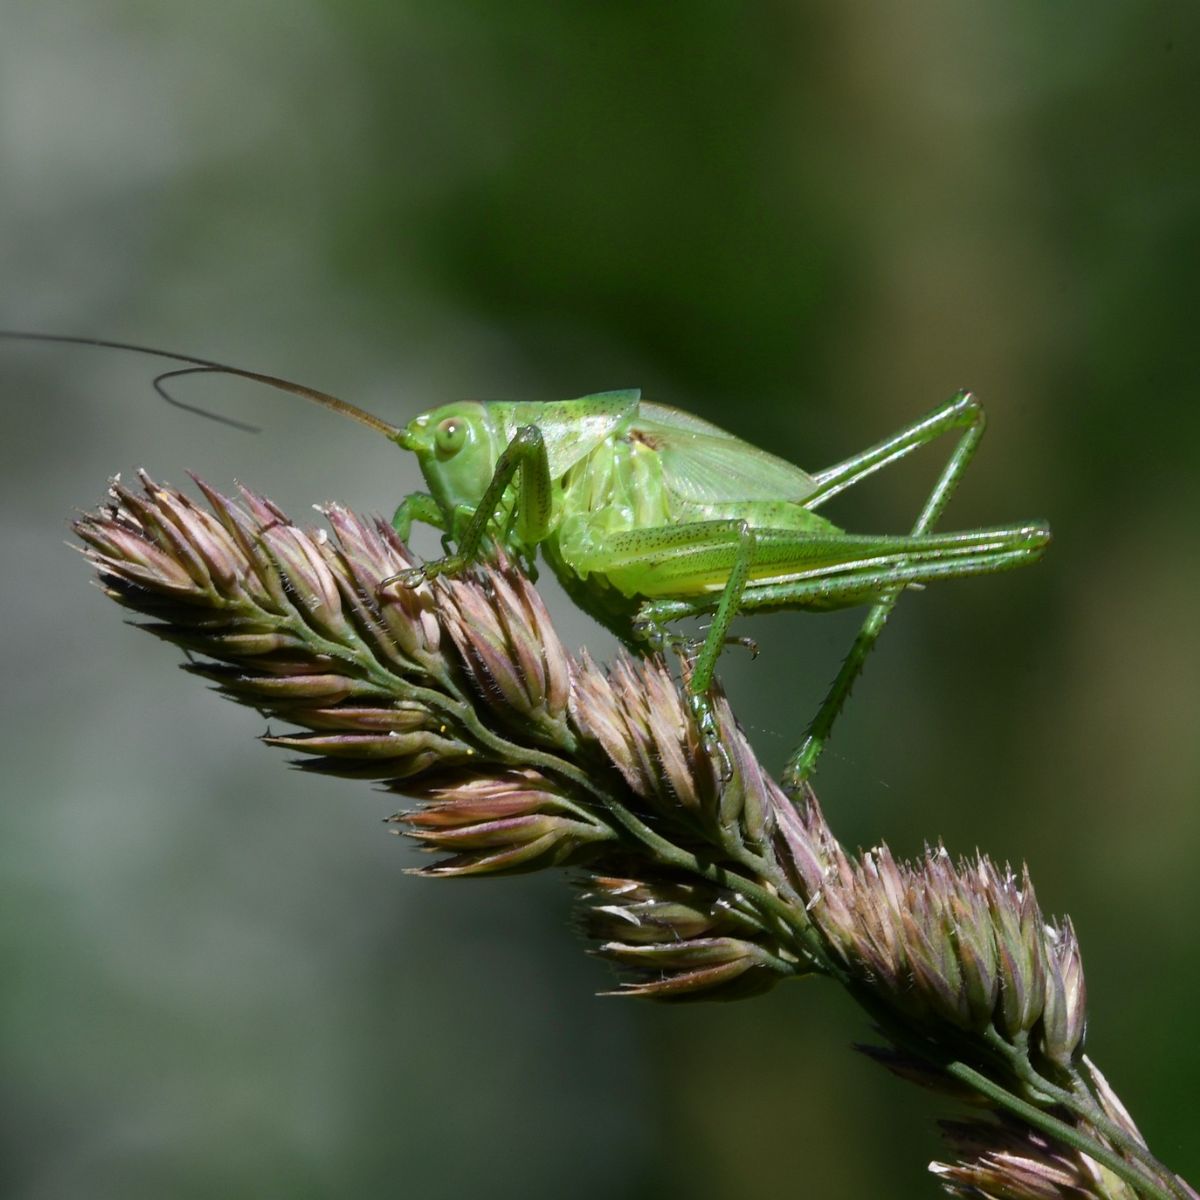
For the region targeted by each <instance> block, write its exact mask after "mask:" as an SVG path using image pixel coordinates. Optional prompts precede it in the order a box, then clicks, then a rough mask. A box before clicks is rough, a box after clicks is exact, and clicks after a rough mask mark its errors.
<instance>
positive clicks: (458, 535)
mask: <svg viewBox="0 0 1200 1200" xmlns="http://www.w3.org/2000/svg"><path fill="white" fill-rule="evenodd" d="M0 336H17V337H20V336H32V337H34V338H35V339H36V340H45V341H60V342H82V343H84V344H88V345H99V346H107V347H111V348H115V349H125V350H136V351H140V352H145V353H150V354H153V355H156V356H158V357H163V358H169V359H173V360H175V361H177V362H185V363H188V364H191V366H190V367H189V368H187V369H185V370H183V371H179V372H175V371H172V372H169V373H167V375H164V376H160V377H159V379H158V380H156V385H159V386H160V385H161V381H162V380H164V379H166V378H169V377H171V376H174V375H177V374H186V373H189V371H194V370H197V369H198V370H201V371H214V372H220V373H226V374H233V375H240V376H243V377H245V378H249V379H253V380H256V381H258V382H261V383H266V384H269V385H271V386H273V387H278V388H281V389H283V390H285V391H289V392H291V393H293V394H295V395H300V396H303V397H305V398H307V399H309V400H313V401H315V402H316V403H318V404H322V405H324V406H325V407H327V408H331V409H333V410H334V411H336V412H340V413H342V414H343V415H344V416H349V417H351V418H353V419H354V420H357V421H360V422H361V423H363V424H365V425H368V426H369V427H370V428H372V429H375V430H377V431H378V432H381V433H383V434H384V435H385V436H387V437H388V438H390V439H391V440H392V441H394V442H396V443H397V444H398V445H400V446H402V447H403V448H405V449H407V450H411V451H413V453H414V454H416V456H417V460H418V462H419V464H420V467H421V472H422V474H423V475H424V477H425V482H426V484H427V486H428V488H429V491H428V492H427V493H416V494H413V495H411V496H409V497H407V498H406V499H405V500H404V501H403V502H402V503H401V505H400V507H399V508H398V509H397V511H396V516H395V519H394V524H395V526H396V528H397V530H398V531H399V533H400V534H401V536H402V537H405V538H407V536H408V533H409V530H410V528H411V525H412V523H413V522H414V521H421V522H423V523H425V524H429V525H431V526H433V527H435V528H437V529H439V530H441V531H442V534H443V544H444V545H446V547H447V549H448V550H449V549H450V547H451V546H452V547H453V553H450V554H448V555H447V556H446V557H444V558H441V559H437V560H434V561H431V562H428V563H426V564H425V565H424V566H423V567H420V568H417V569H415V570H413V571H409V572H405V573H404V574H403V575H402V576H397V578H396V584H398V585H399V586H405V585H412V584H414V583H416V582H418V581H419V580H421V579H424V578H431V577H433V576H434V575H437V574H442V573H448V572H457V571H460V570H462V569H463V568H465V567H466V566H468V565H469V564H470V563H472V562H474V561H475V560H476V559H478V558H479V557H481V556H482V555H483V554H484V553H485V552H486V548H487V546H488V545H489V544H494V545H498V546H501V547H503V548H504V549H505V551H507V552H508V554H509V555H510V556H511V557H514V558H517V559H519V560H521V561H523V562H525V563H526V564H529V565H532V563H533V561H534V559H535V558H536V555H537V552H538V550H539V549H540V550H541V552H542V555H543V557H544V558H545V560H546V562H547V563H548V564H549V565H550V567H551V569H552V570H553V571H554V573H555V575H556V576H557V577H558V579H559V581H560V582H561V583H562V585H563V587H564V589H565V590H566V591H567V593H568V595H569V596H570V597H571V598H572V600H574V602H575V603H576V604H578V605H579V607H580V608H582V609H583V610H584V611H585V612H587V613H589V614H590V615H591V616H592V617H594V618H595V619H596V620H597V621H599V622H600V623H601V624H602V625H604V626H606V627H607V628H608V629H610V630H612V632H614V633H615V634H616V635H617V636H618V637H619V638H621V640H622V641H624V642H625V643H626V644H627V645H629V646H631V647H633V648H635V649H643V650H644V649H645V648H647V647H659V646H661V645H662V644H663V642H664V641H665V640H666V639H667V634H666V627H667V626H668V625H669V624H670V623H671V622H673V621H676V620H678V619H680V618H683V617H689V616H698V615H704V614H712V620H711V623H710V624H709V627H708V630H707V633H706V635H705V637H704V640H703V643H702V644H700V645H699V647H698V650H697V653H696V654H695V657H694V658H693V660H692V662H691V670H690V674H689V677H688V689H689V699H690V703H691V707H692V711H693V714H694V715H695V718H696V720H697V724H698V726H699V728H700V730H701V732H702V735H703V737H704V740H705V743H706V745H707V746H708V747H709V748H710V750H711V751H712V752H714V753H715V754H717V755H718V756H719V757H721V758H722V760H723V759H724V755H723V752H722V751H721V748H720V746H719V744H718V743H717V741H716V737H715V723H714V719H713V712H712V703H711V698H710V696H711V689H712V683H713V674H714V670H715V668H716V664H717V660H718V658H719V657H720V654H721V652H722V650H723V648H724V645H725V643H726V641H727V640H729V637H728V635H729V627H730V624H731V622H732V620H733V618H734V616H735V615H736V614H737V613H739V612H759V611H764V610H774V609H805V610H810V611H823V610H829V609H836V608H843V607H847V606H850V605H858V604H864V603H865V604H869V605H870V606H871V607H870V609H869V611H868V613H867V616H866V619H865V620H864V622H863V624H862V627H861V628H860V630H859V633H858V636H857V637H856V639H855V641H854V644H853V646H852V647H851V650H850V653H849V654H848V655H847V657H846V659H845V661H844V663H843V665H842V668H841V670H840V672H839V673H838V676H837V678H836V679H835V680H834V682H833V684H832V686H831V688H830V690H829V692H828V694H827V695H826V697H825V699H824V701H823V703H822V705H821V707H820V709H819V711H818V713H817V715H816V717H815V718H814V720H813V721H812V723H811V724H810V726H809V728H808V731H807V733H806V735H805V738H804V740H803V741H802V742H801V744H800V746H799V747H798V748H797V749H796V751H795V753H794V754H793V755H792V757H791V758H790V760H789V762H788V765H787V769H786V772H785V776H784V781H785V783H786V784H787V785H788V786H789V787H791V788H796V787H799V786H800V785H801V784H802V783H803V782H804V781H805V780H806V779H807V778H808V777H809V776H810V775H811V774H812V771H813V769H814V767H815V765H816V762H817V759H818V757H819V756H820V754H821V751H822V749H823V748H824V745H825V743H826V741H827V739H828V737H829V734H830V731H831V729H832V727H833V723H834V721H835V719H836V718H837V715H838V713H839V712H840V711H841V709H842V707H843V705H844V704H845V702H846V699H847V697H848V695H849V692H850V688H851V686H852V684H853V683H854V680H855V679H856V678H857V676H858V673H859V672H860V671H861V670H862V667H863V664H864V662H865V660H866V658H867V655H868V654H869V653H870V651H871V649H872V647H873V646H874V643H875V641H876V639H877V638H878V636H879V634H880V632H881V630H882V628H883V625H884V623H885V621H886V620H887V617H888V615H889V613H890V612H891V609H892V607H893V606H894V604H895V603H896V600H897V599H898V597H899V595H900V593H901V592H902V591H903V589H904V588H905V587H906V586H908V585H910V584H921V583H926V582H928V581H930V580H934V579H946V578H959V577H964V576H968V575H980V574H988V573H992V572H996V571H1003V570H1006V569H1008V568H1010V567H1015V566H1019V565H1021V564H1024V563H1028V562H1032V561H1034V560H1035V559H1037V558H1038V557H1039V556H1040V555H1041V554H1042V552H1043V551H1044V549H1045V548H1046V546H1047V544H1048V543H1049V541H1050V531H1049V527H1048V526H1047V525H1046V524H1045V522H1042V521H1029V522H1024V523H1021V524H1017V525H1007V526H1000V527H996V528H988V529H972V530H966V531H963V532H958V533H948V534H936V533H933V532H932V530H933V526H934V524H935V522H936V521H937V520H938V518H939V516H940V515H941V513H942V510H943V509H944V508H945V506H946V504H947V503H948V501H949V500H950V497H951V495H952V494H953V492H954V490H955V488H956V487H957V486H958V483H959V481H960V479H961V478H962V475H963V472H964V471H965V469H966V467H967V464H968V463H969V462H970V460H971V458H972V457H973V455H974V453H975V450H976V448H977V447H978V444H979V440H980V438H981V437H982V435H983V431H984V413H983V409H982V408H981V407H980V405H979V403H978V401H977V400H976V399H975V397H974V396H973V395H972V394H971V393H969V392H959V393H957V394H956V395H954V396H953V397H952V398H951V399H950V400H948V401H947V402H946V403H945V404H942V405H940V406H939V407H938V408H935V409H934V410H933V411H932V412H930V413H928V414H927V415H926V416H924V417H922V418H921V419H920V420H918V421H916V422H914V423H913V424H911V425H909V426H908V427H907V428H905V429H902V430H901V431H900V432H898V433H896V434H895V435H893V436H892V437H890V438H887V439H885V440H884V441H882V442H879V443H878V444H876V445H874V446H872V447H870V448H869V449H867V450H864V451H862V452H861V453H860V454H856V455H854V456H853V457H851V458H849V459H847V460H846V461H844V462H841V463H838V464H836V465H835V466H832V467H829V468H826V469H825V470H823V471H817V472H813V473H810V472H807V471H804V470H801V469H800V468H799V467H797V466H794V465H792V464H791V463H789V462H786V461H785V460H783V459H781V458H778V457H776V456H775V455H773V454H769V453H768V452H767V451H765V450H760V449H758V448H757V447H755V446H752V445H750V444H749V443H748V442H744V441H741V440H740V439H738V438H736V437H734V436H733V435H732V434H729V433H727V432H725V431H724V430H722V429H720V428H718V427H717V426H715V425H711V424H709V423H708V422H707V421H703V420H701V419H700V418H698V417H694V416H692V415H690V414H689V413H685V412H682V411H681V410H679V409H675V408H669V407H667V406H665V405H661V404H654V403H651V402H648V401H645V400H642V399H641V395H640V393H639V392H637V391H622V392H604V393H600V394H598V395H592V396H584V397H582V398H580V399H577V400H565V401H558V402H550V403H538V402H505V401H489V402H465V403H458V404H449V405H445V406H443V407H440V408H435V409H432V410H430V411H429V412H426V413H422V414H421V415H420V416H418V417H416V418H414V419H413V420H412V421H410V422H409V424H408V425H407V426H404V427H403V428H400V427H396V426H393V425H390V424H389V423H388V422H386V421H382V420H380V419H379V418H378V417H375V416H372V415H371V414H370V413H367V412H364V411H363V410H362V409H359V408H357V407H355V406H354V405H352V404H348V403H347V402H346V401H344V400H339V399H338V398H337V397H335V396H331V395H328V394H327V393H325V392H320V391H317V390H315V389H312V388H307V387H304V386H303V385H300V384H295V383H292V382H290V381H288V380H285V379H280V378H278V377H276V376H272V375H264V374H260V373H259V372H255V371H246V370H242V369H240V368H236V367H229V366H226V365H225V364H223V363H217V362H212V361H209V360H207V359H200V358H195V357H192V356H190V355H184V354H173V353H169V352H166V351H161V350H153V349H150V348H148V347H142V346H134V345H130V344H128V343H122V342H107V341H100V340H98V339H89V338H69V337H60V336H57V335H21V334H0ZM160 391H161V386H160ZM163 394H164V395H166V393H165V392H164V393H163ZM167 398H168V399H172V398H171V397H169V396H168V397H167ZM172 402H175V401H172ZM185 407H186V406H185ZM951 431H956V432H957V433H958V435H959V436H958V442H957V444H956V445H955V448H954V450H953V452H952V454H951V455H950V458H949V459H948V461H947V463H946V465H945V467H944V468H943V470H942V472H941V474H940V475H939V477H938V479H937V482H936V483H935V485H934V487H933V490H932V491H931V492H930V494H929V496H928V498H927V499H926V501H925V504H924V506H923V508H922V509H921V512H920V514H919V515H918V517H917V520H916V522H915V524H914V525H913V527H912V530H911V532H910V533H909V534H907V535H901V536H874V535H860V534H849V533H846V532H845V531H843V530H842V529H840V528H839V527H838V526H836V525H834V524H833V523H832V522H830V521H829V520H827V519H826V518H825V517H823V516H821V515H820V514H819V513H818V512H817V509H818V508H819V507H820V506H821V505H823V504H825V503H826V502H827V501H829V500H831V499H832V498H833V497H834V496H836V495H837V494H838V493H840V492H842V491H845V490H846V489H847V488H849V487H852V486H853V485H854V484H856V483H858V482H860V481H861V480H862V479H865V478H866V477H867V476H868V475H870V474H872V473H873V472H875V471H877V470H879V469H881V468H882V467H885V466H887V465H888V464H890V463H893V462H895V461H896V460H897V459H899V458H902V457H903V456H905V455H906V454H909V453H910V452H911V451H913V450H915V449H917V448H918V447H921V446H924V445H926V444H928V443H929V442H931V441H933V440H934V439H936V438H937V437H939V436H940V435H941V434H943V433H948V432H951ZM680 640H682V639H680Z"/></svg>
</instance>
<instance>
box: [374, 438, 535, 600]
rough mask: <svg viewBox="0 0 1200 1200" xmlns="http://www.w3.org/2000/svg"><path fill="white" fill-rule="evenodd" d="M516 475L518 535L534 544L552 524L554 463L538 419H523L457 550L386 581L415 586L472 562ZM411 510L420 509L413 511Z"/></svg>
mask: <svg viewBox="0 0 1200 1200" xmlns="http://www.w3.org/2000/svg"><path fill="white" fill-rule="evenodd" d="M518 476H519V478H518V487H517V504H516V513H515V523H516V531H517V536H518V539H519V541H520V544H521V546H522V547H526V548H532V547H536V546H537V544H538V543H539V542H541V541H542V540H543V538H545V536H546V531H547V529H548V528H549V524H550V510H551V504H552V497H551V488H550V464H549V460H548V459H547V457H546V443H545V441H544V440H543V438H542V431H541V430H540V429H539V428H538V427H537V426H536V425H523V426H522V427H521V428H520V429H518V430H517V432H516V433H515V434H514V435H513V439H512V441H511V442H509V443H508V445H507V446H506V447H505V449H504V453H503V454H501V455H500V457H499V459H498V460H497V461H496V469H495V471H493V472H492V478H491V480H490V481H489V483H488V486H487V488H486V489H485V491H484V493H483V496H482V497H481V498H480V501H479V504H478V505H477V506H476V508H475V511H474V513H472V515H471V519H470V520H469V521H468V522H467V526H466V529H465V530H463V535H462V537H461V539H460V540H459V543H458V548H457V550H456V551H455V553H454V554H450V555H447V556H446V557H445V558H439V559H435V560H434V561H433V562H428V563H426V564H425V565H424V566H421V567H413V568H412V569H410V570H407V571H401V572H400V573H399V574H398V575H394V576H392V579H391V580H384V583H390V582H392V581H393V580H398V581H399V582H400V583H402V584H403V585H405V586H406V587H413V586H416V585H417V584H418V583H421V582H423V581H424V580H426V579H432V578H433V577H434V576H436V575H445V574H452V573H454V572H456V571H460V570H462V568H463V567H465V566H468V565H469V564H470V563H472V562H474V561H475V560H476V559H477V558H478V557H479V552H480V547H481V546H482V544H483V539H484V537H485V536H486V535H487V529H488V525H489V524H491V522H492V520H493V519H494V518H495V517H496V515H497V513H499V512H500V511H501V507H502V505H503V502H504V493H505V492H506V491H507V490H508V486H509V484H511V483H512V481H513V479H514V477H518ZM401 507H402V508H403V505H402V506H401ZM399 515H400V514H399V511H398V512H397V516H399ZM413 515H416V514H415V512H413Z"/></svg>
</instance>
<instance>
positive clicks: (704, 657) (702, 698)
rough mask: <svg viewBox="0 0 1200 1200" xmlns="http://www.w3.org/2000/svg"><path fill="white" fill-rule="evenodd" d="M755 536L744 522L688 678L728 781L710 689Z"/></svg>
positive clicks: (697, 713)
mask: <svg viewBox="0 0 1200 1200" xmlns="http://www.w3.org/2000/svg"><path fill="white" fill-rule="evenodd" d="M754 540H755V539H754V530H753V529H752V528H751V527H750V525H749V523H748V522H746V521H742V522H740V524H739V526H738V530H737V557H736V558H735V559H734V562H733V565H732V567H731V568H730V571H729V578H728V579H727V580H726V582H725V590H724V591H723V592H722V593H721V602H720V603H719V604H718V605H717V611H716V612H715V613H714V614H713V619H712V623H711V624H710V625H709V627H708V633H707V635H706V636H705V639H704V646H703V648H702V649H701V651H700V653H699V655H698V656H697V658H696V661H695V662H694V663H693V664H692V673H691V677H690V678H689V679H688V707H689V708H690V709H691V711H692V717H693V718H694V720H695V722H696V728H697V729H699V731H700V736H701V737H702V738H703V739H704V748H705V749H706V750H707V751H708V752H709V754H713V755H715V756H716V758H717V759H718V761H719V762H720V764H721V779H722V781H726V782H727V781H728V780H729V779H730V778H731V777H732V775H733V764H732V763H731V762H730V761H729V754H728V752H727V751H726V750H725V747H724V746H723V745H722V744H721V738H720V735H719V731H718V729H717V719H716V715H715V714H714V712H713V703H712V697H711V695H710V692H711V691H712V682H713V673H714V672H715V671H716V668H717V659H719V658H720V657H721V652H722V650H724V649H725V643H726V642H727V641H728V640H729V638H728V634H729V626H730V625H731V624H732V623H733V618H734V617H735V616H736V615H737V612H738V609H739V607H740V605H741V599H742V593H743V592H744V591H745V590H746V580H747V578H748V577H749V574H750V564H751V562H752V560H753V555H754Z"/></svg>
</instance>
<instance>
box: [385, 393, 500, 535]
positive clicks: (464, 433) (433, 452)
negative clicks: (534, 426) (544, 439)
mask: <svg viewBox="0 0 1200 1200" xmlns="http://www.w3.org/2000/svg"><path fill="white" fill-rule="evenodd" d="M393 440H394V441H395V442H396V444H397V445H399V446H403V447H404V449H405V450H411V451H412V452H413V453H414V454H415V455H416V456H417V461H418V462H419V463H420V465H421V474H422V475H424V477H425V482H426V483H427V484H428V485H429V491H430V493H431V494H432V496H433V498H434V499H435V500H436V501H437V503H438V505H439V507H440V508H441V509H442V510H443V512H446V513H452V512H453V511H454V510H455V509H456V508H459V507H467V508H474V507H475V506H476V505H477V504H478V503H479V501H480V500H481V499H482V498H483V494H484V492H486V491H487V487H488V484H489V483H490V482H491V480H492V475H493V474H494V473H495V470H496V462H497V460H498V459H499V458H500V455H501V453H503V451H504V445H505V439H504V430H503V429H502V428H500V426H499V424H498V423H497V422H496V421H494V420H493V419H492V414H491V412H490V411H489V410H488V407H487V405H486V404H480V403H478V402H477V401H464V402H462V403H459V404H445V405H442V407H440V408H434V409H430V411H429V412H425V413H422V414H421V415H420V416H419V417H415V418H414V419H413V420H412V421H410V422H409V423H408V425H407V427H406V428H404V429H402V430H400V431H399V433H398V434H397V435H395V436H394V437H393Z"/></svg>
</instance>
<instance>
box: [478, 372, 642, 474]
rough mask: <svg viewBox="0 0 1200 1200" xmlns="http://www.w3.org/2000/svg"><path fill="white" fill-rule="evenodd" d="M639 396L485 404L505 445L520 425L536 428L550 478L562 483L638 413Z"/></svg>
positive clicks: (633, 393) (623, 394) (635, 391)
mask: <svg viewBox="0 0 1200 1200" xmlns="http://www.w3.org/2000/svg"><path fill="white" fill-rule="evenodd" d="M640 395H641V392H640V391H639V390H638V389H636V388H634V389H630V390H627V391H620V392H596V393H595V394H594V395H591V396H580V397H579V399H577V400H556V401H550V402H546V403H539V402H537V401H530V402H525V403H510V402H506V401H501V400H491V401H488V407H489V409H490V410H491V411H492V412H493V413H494V414H496V416H497V417H498V418H499V421H500V423H501V425H502V427H503V430H504V436H505V439H506V441H508V440H511V439H512V437H513V435H514V434H515V433H516V432H517V430H518V429H520V428H521V426H522V425H536V426H537V427H538V428H539V429H540V430H541V431H542V438H543V440H544V441H545V444H546V458H547V461H548V462H549V465H550V478H551V479H561V478H562V477H563V475H565V474H566V472H567V470H568V469H569V468H570V467H573V466H574V465H575V464H576V463H577V462H579V461H580V459H582V458H585V457H586V456H587V455H589V454H591V452H592V451H593V450H595V449H596V447H597V446H599V445H600V444H601V443H602V442H604V441H606V440H607V439H608V438H610V437H612V436H613V434H614V432H615V431H616V430H617V429H618V428H619V427H620V425H621V424H622V422H624V421H626V420H627V419H629V418H630V417H632V416H633V415H634V413H635V412H636V411H637V406H638V397H639V396H640Z"/></svg>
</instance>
